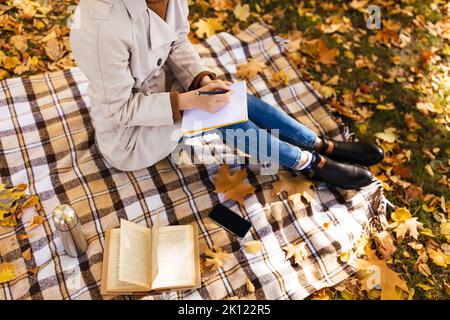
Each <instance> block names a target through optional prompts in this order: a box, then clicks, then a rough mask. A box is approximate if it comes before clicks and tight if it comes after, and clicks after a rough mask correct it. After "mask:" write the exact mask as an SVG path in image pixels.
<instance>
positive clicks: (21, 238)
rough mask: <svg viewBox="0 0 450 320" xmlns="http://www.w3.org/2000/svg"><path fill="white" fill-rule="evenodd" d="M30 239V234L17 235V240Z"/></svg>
mask: <svg viewBox="0 0 450 320" xmlns="http://www.w3.org/2000/svg"><path fill="white" fill-rule="evenodd" d="M29 237H31V235H30V234H19V235H17V240H25V239H28V238H29Z"/></svg>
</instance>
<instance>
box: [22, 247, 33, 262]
mask: <svg viewBox="0 0 450 320" xmlns="http://www.w3.org/2000/svg"><path fill="white" fill-rule="evenodd" d="M22 257H23V258H24V259H25V261H30V260H31V248H28V249H27V250H25V251H24V252H22Z"/></svg>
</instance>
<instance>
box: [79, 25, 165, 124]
mask: <svg viewBox="0 0 450 320" xmlns="http://www.w3.org/2000/svg"><path fill="white" fill-rule="evenodd" d="M96 39H97V47H96V48H95V49H96V50H95V49H94V48H91V50H92V51H91V53H90V54H88V53H86V56H89V59H90V61H89V62H88V63H89V64H94V67H92V68H89V67H88V68H85V70H87V76H88V78H89V80H90V81H89V88H90V94H91V96H92V97H93V98H94V99H95V103H97V104H100V106H101V107H102V109H103V111H104V112H105V113H106V115H107V116H109V117H110V118H112V119H113V121H116V122H117V123H118V124H121V125H123V126H126V127H134V126H152V127H153V126H168V125H173V124H174V114H173V112H172V104H171V98H170V93H168V92H167V93H150V94H148V95H147V94H144V93H142V92H133V86H134V84H135V80H134V78H133V76H132V74H131V69H130V65H129V58H130V56H129V55H130V53H129V51H128V46H129V44H127V41H124V39H120V38H119V37H115V36H114V35H112V34H111V32H110V31H108V30H107V28H103V29H102V27H101V26H100V27H99V28H98V29H97V37H96ZM93 49H94V50H93ZM95 51H96V54H95V55H93V54H92V53H93V52H95ZM80 67H82V66H81V65H80ZM97 68H98V69H97ZM89 70H92V72H89ZM96 70H98V72H96ZM83 71H84V70H83ZM84 72H85V73H86V71H84Z"/></svg>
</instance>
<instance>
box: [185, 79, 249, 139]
mask: <svg viewBox="0 0 450 320" xmlns="http://www.w3.org/2000/svg"><path fill="white" fill-rule="evenodd" d="M231 87H232V89H233V94H232V95H231V98H230V102H229V103H228V105H226V106H225V107H223V108H221V109H220V110H219V111H217V112H216V113H209V112H207V111H204V110H201V109H191V110H187V111H185V112H184V114H183V120H182V122H181V130H182V131H183V134H184V135H186V136H193V135H195V134H198V133H201V132H205V131H209V130H212V129H217V128H221V127H225V126H229V125H232V124H236V123H241V122H246V121H248V112H247V85H246V83H245V81H239V82H236V83H234V84H233V85H232V86H231Z"/></svg>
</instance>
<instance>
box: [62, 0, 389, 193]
mask: <svg viewBox="0 0 450 320" xmlns="http://www.w3.org/2000/svg"><path fill="white" fill-rule="evenodd" d="M188 33H189V21H188V6H187V1H186V0H147V1H145V0H81V1H80V2H79V5H78V8H77V11H76V13H75V17H74V23H73V24H72V30H71V35H70V38H71V46H72V50H73V54H74V56H75V58H76V60H77V62H78V65H79V67H80V68H81V70H82V71H83V72H84V73H85V74H86V76H87V77H88V79H89V90H88V92H89V98H90V101H91V111H90V114H91V118H92V120H93V124H94V127H95V131H96V138H97V143H98V147H99V149H100V151H101V153H102V155H103V156H104V158H105V159H106V161H107V162H108V163H109V164H110V165H112V166H113V167H115V168H117V169H119V170H124V171H130V170H138V169H142V168H146V167H149V166H151V165H153V164H154V163H156V162H158V161H159V160H162V159H164V158H165V157H167V156H168V155H169V154H170V153H171V152H172V150H174V149H175V147H176V146H177V144H178V143H179V141H180V139H181V138H182V133H181V130H179V129H180V119H181V115H182V110H188V109H191V108H194V107H201V108H202V109H204V110H206V111H208V112H216V111H217V110H218V109H220V108H221V107H223V106H224V105H226V104H227V102H228V101H229V99H230V95H231V91H230V92H227V93H225V94H219V95H213V96H199V95H198V94H196V92H197V91H199V90H202V91H211V90H219V89H222V90H230V89H231V88H230V84H231V83H230V82H227V81H221V80H218V79H216V76H215V74H214V73H213V72H211V71H210V70H208V69H207V68H206V66H205V64H204V63H203V61H202V59H201V58H200V56H199V55H198V53H197V52H196V51H195V49H194V47H193V46H192V44H191V43H190V42H189V40H188V37H187V35H188ZM178 92H181V93H178ZM248 110H249V119H250V120H249V121H248V122H245V123H241V124H235V125H232V126H229V127H226V128H222V129H221V131H222V132H225V130H226V129H243V130H244V131H248V130H254V131H255V134H256V137H257V138H258V139H262V138H263V135H264V138H265V139H266V138H267V139H266V141H267V146H268V148H266V150H270V149H271V146H276V147H278V149H279V164H281V165H282V166H284V167H287V168H291V169H293V170H298V171H303V172H305V173H307V174H308V176H309V177H310V178H311V179H313V180H317V181H323V182H326V183H328V184H330V185H332V186H337V187H341V188H346V189H356V188H360V187H364V186H366V185H368V184H369V183H370V182H371V181H372V175H371V173H370V172H369V170H367V168H365V167H364V166H370V165H373V164H376V163H378V162H380V161H381V160H382V159H383V151H382V150H381V149H380V148H379V147H377V146H376V145H374V144H368V143H363V142H353V143H346V142H337V141H332V140H329V139H327V138H326V137H321V138H320V137H318V136H317V135H316V134H315V133H314V132H312V131H311V130H309V129H308V128H307V127H305V126H304V125H302V124H300V123H298V122H297V121H296V120H294V119H293V118H291V117H290V116H288V115H287V114H285V113H284V112H282V111H280V110H278V109H276V108H274V107H272V106H271V105H269V104H267V103H265V102H263V101H262V100H260V99H258V98H256V97H254V96H251V95H249V96H248ZM267 128H275V129H278V130H279V138H277V137H275V136H272V135H270V134H267V131H266V130H261V129H267ZM227 132H229V131H227ZM227 135H228V133H227ZM232 140H234V141H233V143H234V144H235V145H236V146H237V148H238V149H241V150H242V151H244V152H246V153H247V154H250V155H251V156H252V157H255V158H257V159H258V160H260V161H265V160H266V159H265V155H264V154H263V153H262V152H259V150H258V148H250V147H249V144H248V143H247V142H246V141H247V140H246V139H245V137H244V139H241V138H239V135H236V136H235V137H232Z"/></svg>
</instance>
